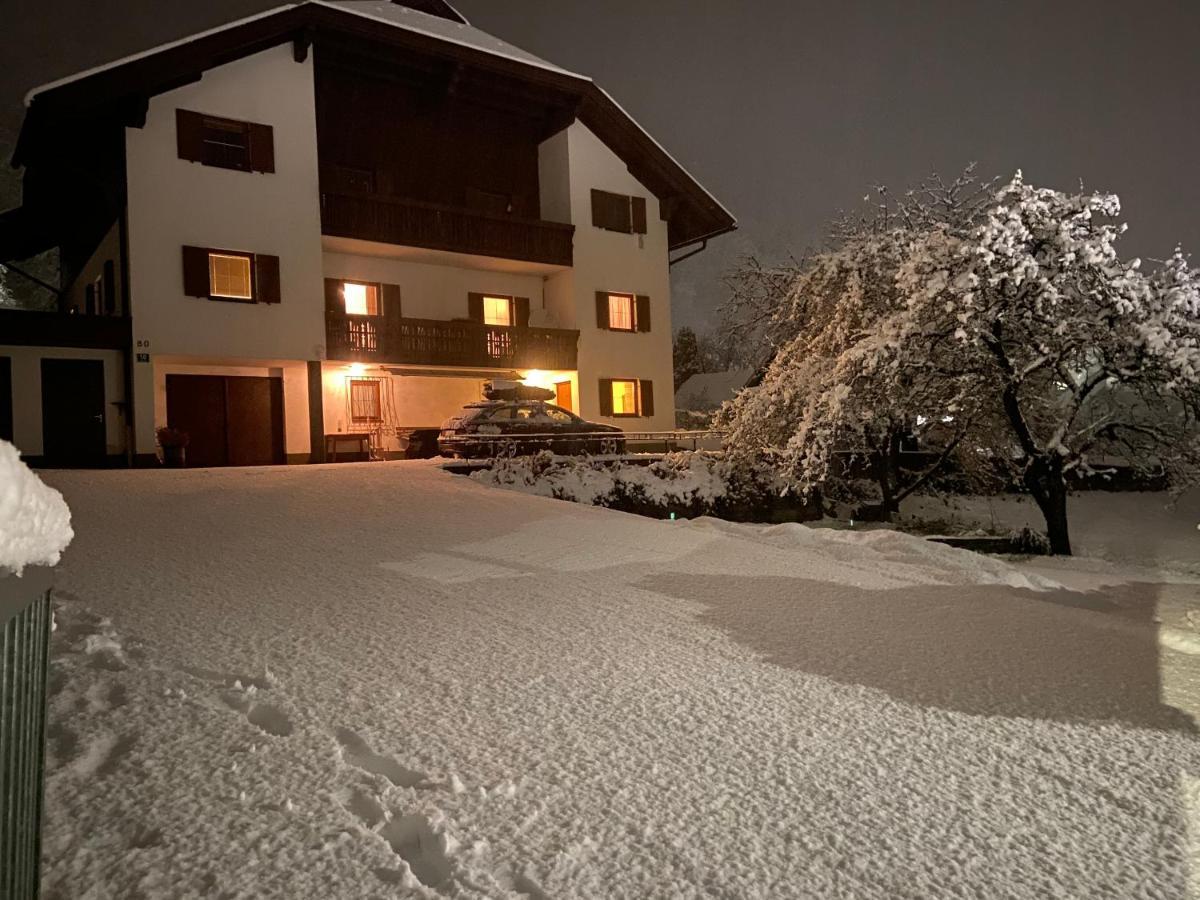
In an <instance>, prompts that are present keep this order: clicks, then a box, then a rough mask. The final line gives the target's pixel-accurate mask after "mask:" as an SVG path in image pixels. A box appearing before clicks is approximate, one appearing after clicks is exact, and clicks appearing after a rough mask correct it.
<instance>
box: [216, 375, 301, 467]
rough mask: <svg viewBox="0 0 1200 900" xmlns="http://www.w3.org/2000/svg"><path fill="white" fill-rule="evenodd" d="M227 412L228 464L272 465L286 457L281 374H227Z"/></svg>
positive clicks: (283, 460)
mask: <svg viewBox="0 0 1200 900" xmlns="http://www.w3.org/2000/svg"><path fill="white" fill-rule="evenodd" d="M225 415H226V422H227V426H226V427H227V429H228V441H229V465H231V466H270V465H275V464H277V463H283V462H286V461H287V459H286V457H285V456H284V447H283V379H282V378H226V379H225Z"/></svg>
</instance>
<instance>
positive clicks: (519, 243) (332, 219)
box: [321, 192, 575, 266]
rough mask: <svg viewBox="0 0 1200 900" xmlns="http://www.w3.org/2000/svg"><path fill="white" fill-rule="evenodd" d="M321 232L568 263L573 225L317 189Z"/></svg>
mask: <svg viewBox="0 0 1200 900" xmlns="http://www.w3.org/2000/svg"><path fill="white" fill-rule="evenodd" d="M321 232H322V234H327V235H331V236H334V237H346V238H357V239H359V240H364V241H378V242H381V243H385V244H402V245H404V246H407V247H423V248H425V249H428V250H448V251H451V252H454V253H470V254H475V255H479V256H495V257H500V258H502V259H520V260H525V261H528V262H536V263H546V264H548V265H553V266H570V265H571V260H572V246H573V240H574V235H575V226H574V225H564V224H562V223H561V222H543V221H541V220H539V219H518V218H513V217H512V216H502V215H496V214H494V213H486V212H478V211H475V210H468V209H458V208H456V207H453V206H443V205H441V204H438V203H423V202H419V201H416V200H402V199H397V198H393V197H383V196H380V195H377V194H356V193H328V192H327V193H322V194H321Z"/></svg>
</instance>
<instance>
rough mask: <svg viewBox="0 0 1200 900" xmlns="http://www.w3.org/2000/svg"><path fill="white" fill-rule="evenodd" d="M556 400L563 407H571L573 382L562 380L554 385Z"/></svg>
mask: <svg viewBox="0 0 1200 900" xmlns="http://www.w3.org/2000/svg"><path fill="white" fill-rule="evenodd" d="M554 402H555V404H556V405H558V406H561V407H562V408H563V409H570V408H571V382H569V381H560V382H558V383H557V384H555V385H554Z"/></svg>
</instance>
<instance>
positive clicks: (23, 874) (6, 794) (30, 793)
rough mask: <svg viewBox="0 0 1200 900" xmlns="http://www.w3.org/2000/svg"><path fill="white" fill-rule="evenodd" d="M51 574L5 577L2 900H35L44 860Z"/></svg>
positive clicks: (0, 646) (34, 571) (0, 587)
mask: <svg viewBox="0 0 1200 900" xmlns="http://www.w3.org/2000/svg"><path fill="white" fill-rule="evenodd" d="M50 573H51V570H50V569H49V568H46V567H37V568H31V569H26V570H25V573H24V575H23V576H21V577H17V576H16V575H8V576H4V577H0V624H2V625H3V635H2V637H0V897H11V898H14V900H26V898H33V897H37V895H38V886H39V881H40V872H39V862H40V859H41V852H42V841H41V824H42V795H43V787H44V771H43V767H44V765H45V747H46V669H47V664H48V662H49V656H50V622H51V611H50Z"/></svg>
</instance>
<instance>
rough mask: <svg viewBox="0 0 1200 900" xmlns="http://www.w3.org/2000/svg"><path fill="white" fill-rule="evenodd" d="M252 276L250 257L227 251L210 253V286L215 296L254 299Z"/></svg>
mask: <svg viewBox="0 0 1200 900" xmlns="http://www.w3.org/2000/svg"><path fill="white" fill-rule="evenodd" d="M252 284H253V282H252V281H251V278H250V257H249V256H230V255H228V254H225V253H210V254H208V288H209V293H210V294H212V296H214V297H233V298H234V299H237V300H252V299H254V292H253V288H252Z"/></svg>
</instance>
